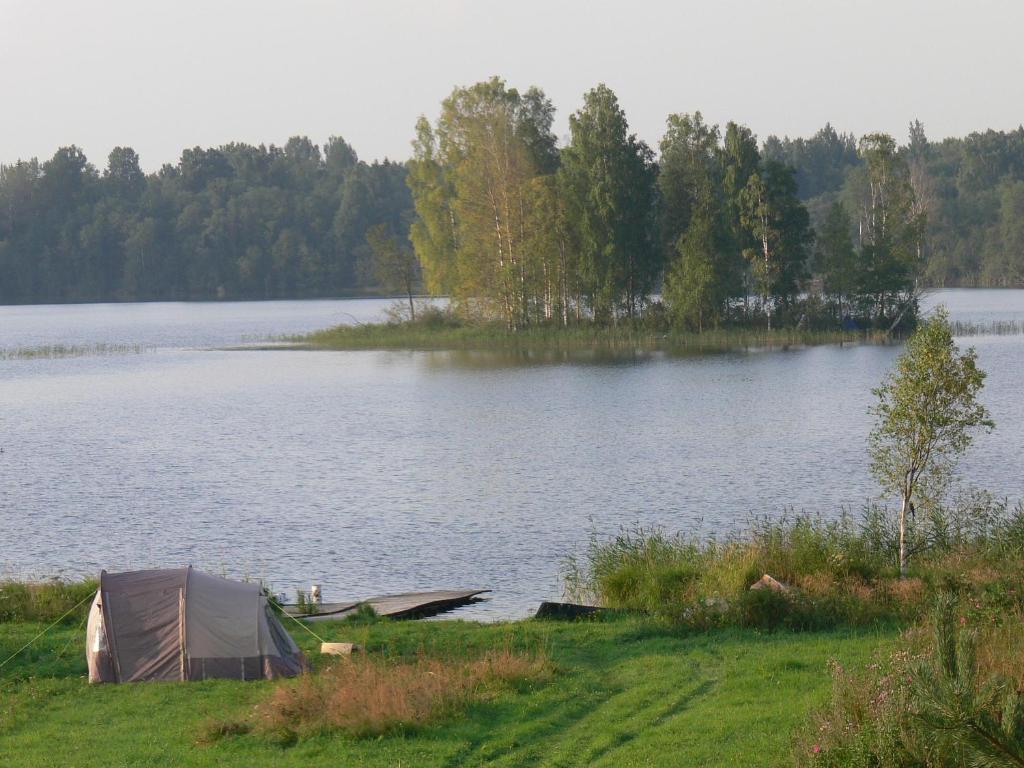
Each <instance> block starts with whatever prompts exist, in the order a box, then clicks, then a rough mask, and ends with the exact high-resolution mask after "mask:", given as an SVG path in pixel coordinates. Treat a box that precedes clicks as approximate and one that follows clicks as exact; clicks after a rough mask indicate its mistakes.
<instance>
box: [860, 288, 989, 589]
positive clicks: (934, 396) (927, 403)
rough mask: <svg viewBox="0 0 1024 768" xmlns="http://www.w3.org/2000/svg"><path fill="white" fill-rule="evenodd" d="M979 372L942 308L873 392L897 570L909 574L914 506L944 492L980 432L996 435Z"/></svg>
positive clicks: (874, 437)
mask: <svg viewBox="0 0 1024 768" xmlns="http://www.w3.org/2000/svg"><path fill="white" fill-rule="evenodd" d="M984 381H985V372H984V371H982V370H981V369H980V368H978V366H977V355H976V354H975V352H974V350H973V349H968V350H967V351H966V352H965V353H964V354H962V355H961V354H959V350H958V349H957V346H956V344H955V343H954V342H953V334H952V331H951V330H950V327H949V319H948V315H947V313H946V310H945V308H943V307H939V308H938V309H937V310H936V312H935V315H934V316H933V317H932V318H930V319H928V320H925V321H924V322H923V323H922V324H921V326H920V327H919V328H918V329H917V331H915V332H914V335H913V336H911V337H910V340H909V341H908V342H907V348H906V351H905V352H904V353H903V354H902V355H901V356H900V357H899V359H898V360H897V361H896V370H895V371H894V372H893V373H891V374H890V375H889V376H888V378H887V379H886V380H885V381H884V382H883V384H882V386H880V387H879V388H877V389H875V390H874V394H875V397H876V398H877V399H878V401H877V403H876V404H875V405H874V406H873V407H872V408H871V413H872V414H873V415H874V416H875V418H876V419H877V423H876V424H875V427H874V429H873V430H872V431H871V434H870V436H869V446H870V449H871V471H872V473H873V474H874V476H875V477H876V478H877V479H878V481H879V483H880V484H881V485H882V487H883V489H884V490H885V491H887V492H890V493H893V494H898V495H899V497H900V511H899V518H898V528H899V568H900V575H902V576H905V575H906V573H907V558H908V555H909V552H908V548H907V521H908V516H913V514H914V509H915V502H916V503H917V504H919V505H928V504H934V503H935V502H936V501H937V500H939V499H940V498H941V497H942V495H943V493H944V491H945V489H946V488H947V487H948V485H949V482H950V479H951V477H952V473H953V470H954V468H955V465H956V462H957V460H958V459H959V458H960V456H961V455H963V453H964V451H966V450H967V448H968V447H969V446H970V444H971V442H972V441H973V439H974V434H975V432H976V431H978V430H979V429H984V430H991V429H993V428H994V427H995V424H994V423H993V421H992V419H991V418H990V417H989V413H988V410H987V409H986V408H985V406H984V405H982V404H981V403H979V402H978V393H979V392H980V391H981V388H982V386H983V384H984Z"/></svg>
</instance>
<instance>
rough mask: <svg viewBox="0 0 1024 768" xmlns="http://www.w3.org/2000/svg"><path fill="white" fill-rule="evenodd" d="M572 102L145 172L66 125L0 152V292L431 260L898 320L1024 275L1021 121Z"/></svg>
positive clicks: (508, 307) (413, 282)
mask: <svg viewBox="0 0 1024 768" xmlns="http://www.w3.org/2000/svg"><path fill="white" fill-rule="evenodd" d="M553 119H554V106H553V105H552V103H551V101H550V100H549V99H547V97H546V96H545V95H544V94H543V92H542V91H540V90H539V89H537V88H531V89H529V90H527V91H525V92H519V91H517V90H515V89H513V88H509V87H508V86H507V85H506V84H505V83H504V82H503V81H501V80H500V79H497V78H495V79H492V80H490V81H487V82H483V83H478V84H476V85H473V86H471V87H468V88H457V89H455V91H454V92H453V93H452V95H451V96H450V97H449V98H448V99H447V100H446V101H445V102H444V103H443V105H442V109H441V114H440V115H439V116H438V118H437V119H436V120H435V121H434V122H433V123H431V122H428V121H427V120H426V119H421V120H420V122H419V123H418V125H417V128H416V134H415V139H414V142H413V157H412V159H410V160H409V161H408V162H407V163H395V162H388V161H384V162H382V163H373V164H367V163H365V162H362V161H360V160H359V159H358V158H357V156H356V153H355V152H354V151H353V149H352V148H351V147H350V146H349V145H348V144H346V143H345V142H344V141H343V140H341V139H339V138H332V139H331V140H329V141H328V142H327V144H326V145H325V146H324V147H323V148H322V149H321V148H320V147H318V146H316V145H314V144H313V143H312V142H310V141H309V140H308V139H306V138H304V137H296V138H293V139H291V140H289V141H288V142H287V144H285V146H283V147H276V146H270V147H265V146H262V145H261V146H251V145H247V144H229V145H226V146H222V147H218V148H211V149H202V148H199V147H196V148H193V149H187V150H185V151H184V152H183V153H182V155H181V158H180V160H179V161H178V163H177V164H175V165H165V166H164V167H163V168H161V169H160V170H159V171H157V172H156V173H152V174H145V173H143V172H142V171H141V170H140V167H139V158H138V156H137V154H136V153H135V152H134V151H133V150H132V149H130V148H127V147H119V148H116V149H115V150H114V151H113V152H111V154H110V156H109V157H108V159H107V163H106V167H105V168H103V169H98V168H96V167H95V166H93V165H92V164H91V163H90V162H88V160H87V158H86V157H85V156H84V155H83V154H82V152H81V151H80V150H79V149H78V148H76V147H73V146H72V147H64V148H61V149H59V150H58V151H57V152H56V154H54V156H53V157H52V158H50V159H49V160H46V161H45V162H39V161H37V160H28V161H21V162H17V163H15V164H13V165H8V166H0V302H4V303H20V302H48V301H54V302H57V301H92V300H149V299H210V298H274V297H315V296H337V295H344V294H350V293H354V292H358V291H361V290H380V289H386V290H390V291H401V292H403V293H407V294H411V293H413V292H414V291H416V290H419V289H420V287H421V278H422V285H423V286H425V287H426V288H427V289H428V290H430V291H432V292H435V293H443V294H446V295H451V296H452V297H453V298H454V299H455V301H456V304H457V305H458V306H459V307H460V308H461V309H462V310H463V311H464V312H466V313H468V314H471V315H487V316H492V317H494V316H497V317H501V318H503V319H504V320H505V321H506V322H507V323H508V324H509V325H510V326H513V327H519V326H521V325H524V324H528V323H535V322H539V321H542V322H556V321H557V322H559V323H563V324H566V323H570V322H574V321H575V320H577V319H583V318H596V319H598V320H602V321H605V320H609V321H610V320H618V319H619V318H623V317H625V318H629V317H637V316H639V315H641V314H643V315H644V316H645V317H659V318H663V319H664V321H665V322H673V323H676V324H677V325H684V326H688V327H692V328H695V329H701V328H704V327H706V326H709V325H718V324H723V323H725V324H727V323H732V322H742V323H746V324H751V323H753V324H758V323H763V324H769V323H790V324H797V323H806V324H819V325H821V324H829V323H831V324H834V323H836V322H843V323H847V324H855V323H856V324H861V325H864V324H872V325H889V324H891V323H892V322H894V321H896V320H897V319H898V318H899V317H901V315H902V314H904V313H905V312H906V311H907V310H908V309H911V308H912V307H913V304H914V300H915V296H916V291H917V289H918V288H920V287H922V286H940V285H986V286H1019V285H1024V129H1018V130H1016V131H1012V132H1008V133H1000V132H995V131H988V132H986V133H982V134H972V135H970V136H968V137H966V138H963V139H946V140H944V141H942V142H934V143H933V142H929V141H928V139H927V137H926V136H925V133H924V129H923V127H922V126H921V125H920V124H919V123H914V124H912V125H911V129H910V135H909V138H908V140H907V142H906V144H904V145H900V144H899V143H898V142H897V141H896V140H895V139H894V138H893V137H890V136H887V135H884V134H870V135H868V136H864V137H861V138H859V139H858V138H856V137H854V136H852V135H849V134H841V133H838V132H837V131H836V130H834V129H833V128H832V127H831V126H825V128H823V129H822V130H821V131H819V132H818V133H817V134H815V135H814V136H812V137H810V138H806V139H804V138H798V139H789V138H784V139H779V138H777V137H774V136H769V137H768V138H767V139H766V140H765V141H764V142H763V144H761V143H759V141H758V139H757V137H756V136H755V135H754V134H753V133H752V131H751V130H750V129H749V128H747V127H746V126H743V125H739V124H736V123H733V122H729V123H727V124H725V125H724V126H722V127H718V126H713V125H708V124H707V123H705V122H704V120H703V118H702V117H701V115H700V113H699V112H694V113H690V114H675V115H671V116H669V117H668V120H667V124H666V132H665V135H664V137H663V138H662V139H661V141H660V142H659V145H658V147H657V148H653V147H649V146H647V145H646V144H645V143H644V142H642V141H640V140H638V139H637V138H636V136H635V135H633V134H632V133H631V132H630V130H629V125H628V122H627V120H626V116H625V114H624V112H623V110H622V109H621V107H620V106H619V104H618V101H617V99H616V97H615V94H614V93H612V91H611V90H609V89H608V88H607V87H605V86H598V87H597V88H595V89H593V90H592V91H591V92H590V93H588V94H587V95H586V97H585V100H584V105H583V107H582V108H581V109H580V110H579V111H577V112H576V113H575V114H573V115H572V116H571V117H570V141H569V143H568V145H566V146H564V147H559V146H558V144H557V142H556V139H555V136H554V134H553V132H552V130H551V128H552V123H553ZM655 149H656V150H657V151H655ZM421 272H422V275H421ZM656 299H658V300H656Z"/></svg>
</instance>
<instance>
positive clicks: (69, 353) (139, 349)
mask: <svg viewBox="0 0 1024 768" xmlns="http://www.w3.org/2000/svg"><path fill="white" fill-rule="evenodd" d="M148 350H149V348H148V347H146V346H145V345H143V344H86V345H76V344H46V345H43V346H38V347H6V348H0V360H56V359H60V358H66V357H97V356H106V355H140V354H142V353H143V352H146V351H148Z"/></svg>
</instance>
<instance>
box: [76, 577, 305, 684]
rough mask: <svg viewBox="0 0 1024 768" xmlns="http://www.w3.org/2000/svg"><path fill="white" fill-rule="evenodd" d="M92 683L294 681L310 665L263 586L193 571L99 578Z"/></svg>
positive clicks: (90, 634) (89, 653)
mask: <svg viewBox="0 0 1024 768" xmlns="http://www.w3.org/2000/svg"><path fill="white" fill-rule="evenodd" d="M86 659H87V661H88V663H89V682H90V683H106V682H117V683H127V682H135V681H139V680H206V679H207V678H230V679H234V680H256V679H263V678H274V677H292V676H294V675H297V674H299V673H300V672H301V671H302V670H303V668H304V667H305V658H304V657H303V655H302V652H301V651H299V649H298V647H297V646H296V645H295V642H294V641H293V640H292V638H291V637H290V636H289V635H288V633H287V632H286V631H285V629H284V627H282V626H281V623H280V622H279V621H278V620H277V617H276V616H275V615H274V613H273V612H272V611H271V609H270V605H269V603H268V602H267V598H266V596H264V594H263V593H262V591H261V590H260V588H259V586H257V585H256V584H244V583H241V582H237V581H228V580H227V579H221V578H218V577H216V576H210V575H209V574H206V573H202V572H201V571H196V570H193V569H192V567H191V566H189V567H188V568H175V569H164V570H152V571H127V572H125V573H107V572H106V571H103V572H101V573H100V588H99V589H98V590H97V592H96V599H95V600H93V604H92V609H91V610H90V613H89V623H88V626H87V629H86Z"/></svg>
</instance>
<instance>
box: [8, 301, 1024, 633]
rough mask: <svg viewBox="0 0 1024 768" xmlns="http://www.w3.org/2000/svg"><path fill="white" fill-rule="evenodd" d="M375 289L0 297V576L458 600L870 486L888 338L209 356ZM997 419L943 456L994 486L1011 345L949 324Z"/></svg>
mask: <svg viewBox="0 0 1024 768" xmlns="http://www.w3.org/2000/svg"><path fill="white" fill-rule="evenodd" d="M928 301H929V303H930V304H932V305H934V304H935V303H937V302H940V301H941V302H943V303H945V304H947V305H948V306H949V307H950V310H951V313H952V315H953V318H954V319H959V320H966V321H971V322H977V323H988V322H993V321H997V320H1015V321H1024V291H1012V290H1006V291H985V290H956V291H941V292H938V293H936V294H934V295H932V296H931V297H930V298H929V300H928ZM388 303H389V302H387V301H385V300H337V301H275V302H244V303H194V304H169V303H168V304H97V305H70V306H33V307H0V350H8V351H9V350H12V349H26V348H37V347H45V346H52V345H65V346H75V347H82V348H85V349H87V348H91V347H95V346H97V345H136V346H138V347H139V348H140V349H142V350H144V351H141V352H138V353H134V352H129V353H124V354H91V355H90V354H86V355H82V356H76V357H61V358H48V357H37V358H28V359H7V360H0V448H2V449H3V452H2V453H0V534H2V537H3V547H2V548H0V575H7V576H15V577H26V576H48V575H60V576H68V577H71V576H79V575H83V574H96V573H97V572H98V571H99V569H101V568H106V569H108V570H123V569H128V568H141V567H154V566H178V565H182V564H186V563H191V564H193V565H195V566H197V567H200V568H204V569H207V570H210V571H213V572H215V573H223V574H224V575H227V576H232V577H250V578H262V579H264V580H265V581H266V582H267V583H268V584H269V585H270V586H271V587H272V588H273V589H274V590H275V591H285V592H289V593H293V592H294V590H295V589H296V588H308V585H309V584H311V583H319V584H322V585H323V591H324V596H325V599H326V600H329V601H334V600H342V599H345V598H358V597H367V596H370V595H373V594H380V593H384V592H397V591H410V590H427V589H441V588H455V587H463V586H465V587H481V588H490V589H493V590H494V594H493V597H492V599H491V600H490V601H489V602H487V603H484V604H481V605H478V606H473V607H470V608H467V609H463V610H462V611H460V612H459V614H458V615H462V616H465V617H472V618H502V617H520V616H525V615H527V614H528V613H529V612H531V611H532V610H533V609H535V608H536V606H537V604H538V603H539V602H540V601H541V600H542V599H546V598H552V597H556V598H557V597H558V596H559V595H560V592H561V585H560V579H559V567H560V563H561V562H562V560H563V558H564V557H565V556H566V555H567V554H568V553H570V552H572V551H574V550H578V549H579V548H580V547H581V546H584V545H585V544H586V541H587V539H588V537H589V536H590V534H591V533H592V532H596V533H598V534H601V535H604V534H611V533H614V532H616V531H617V530H619V529H620V528H621V527H623V526H630V525H632V524H635V523H639V524H642V525H663V526H665V527H666V528H667V529H669V530H673V531H674V530H683V531H688V532H693V533H697V534H708V533H714V532H719V533H724V532H728V531H735V530H738V529H741V528H743V527H744V526H745V525H746V524H747V522H748V521H749V520H750V519H751V517H752V516H755V515H781V514H783V513H785V511H786V510H787V509H792V510H797V511H801V510H802V511H808V512H820V513H821V514H823V515H837V514H839V512H840V510H841V509H843V508H848V509H853V510H855V511H856V510H858V509H859V508H860V507H861V506H862V505H863V504H864V503H865V502H866V501H868V500H871V499H873V498H875V497H877V488H876V486H875V484H874V483H873V481H872V480H871V478H870V476H869V474H868V471H867V464H868V458H867V449H866V444H865V442H866V441H865V438H866V435H867V432H868V430H869V428H870V425H871V420H870V418H869V416H868V415H867V413H866V409H867V407H868V405H869V404H870V402H871V399H872V396H871V388H872V387H874V386H877V385H878V383H879V382H880V381H881V380H882V378H883V377H884V375H885V374H886V372H887V371H888V370H889V368H890V366H891V364H892V362H893V360H894V358H895V357H896V355H897V354H898V353H899V351H900V349H899V347H897V346H872V345H845V346H820V347H813V348H801V349H790V350H785V351H782V350H776V351H748V352H733V353H723V354H714V355H706V356H701V357H671V356H667V355H663V354H642V355H637V356H632V357H616V358H612V359H607V358H595V357H589V358H588V357H586V356H582V357H579V358H575V359H571V360H556V361H548V362H543V361H537V360H530V361H524V360H522V359H519V358H515V357H509V356H508V355H506V354H498V353H495V354H488V353H479V352H477V353H470V352H436V351H435V352H408V351H357V352H310V351H287V350H279V351H278V350H275V351H252V350H245V351H228V350H225V349H223V348H224V347H230V346H234V345H238V344H241V343H245V342H251V341H254V340H258V339H266V338H268V337H272V336H276V335H281V334H291V333H298V332H302V331H308V330H313V329H317V328H322V327H325V326H328V325H333V324H337V323H342V322H357V321H358V322H362V321H367V320H372V319H375V318H377V317H379V316H380V315H381V313H382V311H383V310H384V308H385V307H386V306H387V304H388ZM961 343H962V344H963V345H967V344H970V345H973V346H975V347H976V348H977V350H978V355H979V360H980V364H981V366H982V367H983V368H984V369H985V370H986V371H988V373H989V377H988V379H987V382H986V387H985V390H984V393H983V400H984V402H985V403H986V404H987V405H988V407H989V409H990V410H991V412H992V415H993V418H994V419H995V421H996V423H997V429H996V431H995V432H993V433H992V434H991V435H986V436H981V437H980V438H979V439H978V441H977V443H976V446H975V447H974V448H973V449H972V450H971V452H970V454H969V455H968V456H967V457H966V459H965V461H964V462H963V464H962V474H963V476H964V477H965V478H969V480H970V482H971V483H972V484H974V485H976V486H979V487H983V488H986V489H988V490H990V491H992V492H994V493H996V494H998V495H1001V496H1008V497H1010V499H1011V500H1016V499H1018V498H1020V496H1021V477H1022V474H1024V473H1022V470H1024V430H1022V425H1024V398H1022V397H1021V385H1020V377H1021V361H1022V360H1024V336H979V337H974V338H971V339H963V340H961Z"/></svg>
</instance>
